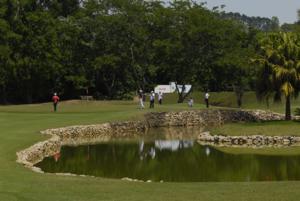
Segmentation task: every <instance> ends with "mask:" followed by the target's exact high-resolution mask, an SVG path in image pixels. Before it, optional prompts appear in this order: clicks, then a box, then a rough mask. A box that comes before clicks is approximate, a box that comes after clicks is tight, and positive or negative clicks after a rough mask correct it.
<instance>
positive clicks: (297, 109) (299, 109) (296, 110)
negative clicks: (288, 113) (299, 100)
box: [294, 108, 300, 116]
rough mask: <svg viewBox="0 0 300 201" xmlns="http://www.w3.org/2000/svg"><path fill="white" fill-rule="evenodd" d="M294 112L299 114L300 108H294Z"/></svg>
mask: <svg viewBox="0 0 300 201" xmlns="http://www.w3.org/2000/svg"><path fill="white" fill-rule="evenodd" d="M294 113H295V115H297V116H298V115H300V108H296V109H295V112H294Z"/></svg>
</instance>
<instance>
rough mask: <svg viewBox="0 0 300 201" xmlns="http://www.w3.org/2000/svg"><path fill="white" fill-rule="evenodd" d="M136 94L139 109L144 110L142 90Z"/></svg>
mask: <svg viewBox="0 0 300 201" xmlns="http://www.w3.org/2000/svg"><path fill="white" fill-rule="evenodd" d="M138 94H139V103H140V108H141V109H144V108H145V106H144V100H143V97H144V93H143V90H141V89H140V90H139V91H138Z"/></svg>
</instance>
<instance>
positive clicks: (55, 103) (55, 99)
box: [52, 93, 59, 112]
mask: <svg viewBox="0 0 300 201" xmlns="http://www.w3.org/2000/svg"><path fill="white" fill-rule="evenodd" d="M52 101H53V107H54V112H56V111H57V104H58V102H59V97H58V95H57V93H54V95H53V97H52Z"/></svg>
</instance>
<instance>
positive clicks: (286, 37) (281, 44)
mask: <svg viewBox="0 0 300 201" xmlns="http://www.w3.org/2000/svg"><path fill="white" fill-rule="evenodd" d="M299 40H300V38H299V37H298V36H297V35H296V34H295V33H284V32H278V33H270V34H267V35H266V36H265V37H263V39H262V40H261V41H260V49H261V57H260V58H259V59H255V61H258V62H259V63H260V64H262V68H261V69H260V72H259V77H258V86H257V89H258V90H257V94H258V97H259V98H263V97H264V98H268V97H270V94H275V96H274V100H275V101H279V100H281V97H282V96H284V97H285V119H286V120H291V98H292V97H297V96H298V93H299V88H300V87H299V85H300V41H299ZM274 92H275V93H274Z"/></svg>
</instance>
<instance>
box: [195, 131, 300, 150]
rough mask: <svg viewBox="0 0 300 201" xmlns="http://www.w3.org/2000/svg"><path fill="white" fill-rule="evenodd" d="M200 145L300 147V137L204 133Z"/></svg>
mask: <svg viewBox="0 0 300 201" xmlns="http://www.w3.org/2000/svg"><path fill="white" fill-rule="evenodd" d="M198 143H199V144H202V145H212V146H221V147H252V148H253V147H255V148H256V147H259V148H261V147H281V146H299V145H300V137H296V136H263V135H250V136H223V135H210V133H209V132H203V133H201V134H200V135H199V136H198Z"/></svg>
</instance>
